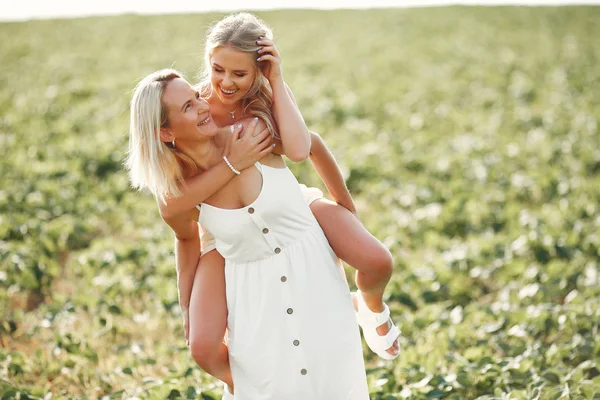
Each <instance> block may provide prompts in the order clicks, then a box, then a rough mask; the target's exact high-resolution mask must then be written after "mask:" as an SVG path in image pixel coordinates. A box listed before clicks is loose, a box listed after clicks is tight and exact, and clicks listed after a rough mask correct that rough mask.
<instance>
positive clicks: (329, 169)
mask: <svg viewBox="0 0 600 400" xmlns="http://www.w3.org/2000/svg"><path fill="white" fill-rule="evenodd" d="M311 136H312V144H313V145H312V146H311V149H310V161H311V162H312V164H313V166H314V168H315V170H316V171H317V174H318V175H319V177H320V178H321V180H322V181H323V183H324V184H325V187H326V188H327V190H328V191H329V194H331V197H332V198H333V200H334V201H335V202H336V203H338V204H340V205H342V206H343V207H345V208H347V209H348V210H350V211H351V212H355V211H356V207H355V205H354V200H353V199H352V196H351V195H350V191H348V188H347V187H346V182H345V180H344V176H343V175H342V171H341V170H340V167H339V165H338V163H337V162H336V161H335V158H334V156H333V154H332V153H331V151H330V150H329V148H328V147H327V146H326V145H325V142H323V140H322V139H321V138H320V137H319V135H317V134H316V133H314V132H313V133H311Z"/></svg>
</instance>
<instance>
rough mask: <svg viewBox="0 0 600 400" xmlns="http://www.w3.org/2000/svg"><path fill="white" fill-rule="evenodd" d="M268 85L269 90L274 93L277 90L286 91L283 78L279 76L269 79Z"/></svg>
mask: <svg viewBox="0 0 600 400" xmlns="http://www.w3.org/2000/svg"><path fill="white" fill-rule="evenodd" d="M269 84H270V85H271V89H273V91H274V92H275V91H279V90H286V89H285V83H284V81H283V76H282V75H281V74H280V75H278V76H275V77H273V78H271V79H269Z"/></svg>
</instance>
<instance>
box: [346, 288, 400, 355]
mask: <svg viewBox="0 0 600 400" xmlns="http://www.w3.org/2000/svg"><path fill="white" fill-rule="evenodd" d="M354 297H355V298H356V305H357V311H356V320H357V321H358V324H359V325H360V327H361V328H362V331H363V336H364V337H365V342H367V346H369V348H370V349H371V350H372V351H373V352H374V353H375V354H377V355H378V356H379V357H381V358H383V359H384V360H393V359H395V358H396V357H398V356H399V355H400V349H398V353H397V354H396V355H393V354H390V353H388V351H387V350H388V349H389V348H390V347H392V346H393V345H394V343H395V342H396V340H398V337H399V336H400V329H398V327H397V326H396V325H395V324H394V321H392V319H391V318H390V309H389V307H388V305H387V304H385V303H383V311H382V312H380V313H377V312H373V311H371V310H370V309H369V307H367V304H366V303H365V300H364V299H363V297H362V294H361V293H360V291H357V292H356V293H355V295H354ZM388 321H390V323H391V325H392V326H391V327H390V331H389V332H388V333H386V334H385V335H383V336H382V335H380V334H379V333H377V328H378V327H379V326H381V325H383V324H385V323H387V322H388Z"/></svg>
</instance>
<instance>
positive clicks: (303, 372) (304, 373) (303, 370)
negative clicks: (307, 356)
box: [300, 368, 308, 375]
mask: <svg viewBox="0 0 600 400" xmlns="http://www.w3.org/2000/svg"><path fill="white" fill-rule="evenodd" d="M307 372H308V371H307V370H305V369H304V368H302V369H301V370H300V373H301V374H302V375H306V373H307Z"/></svg>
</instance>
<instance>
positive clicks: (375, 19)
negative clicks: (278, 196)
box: [0, 7, 600, 400]
mask: <svg viewBox="0 0 600 400" xmlns="http://www.w3.org/2000/svg"><path fill="white" fill-rule="evenodd" d="M259 15H260V16H261V17H263V18H264V19H265V20H266V21H267V22H268V23H269V24H270V25H271V26H272V27H273V28H274V31H275V35H276V40H277V44H278V47H279V49H280V51H281V53H282V57H283V67H284V76H285V79H286V81H287V82H288V84H289V85H290V87H291V88H292V89H293V90H294V93H295V96H296V99H297V101H298V104H299V106H300V108H301V110H302V112H303V115H304V117H305V119H306V121H307V123H308V125H309V127H310V128H311V129H312V130H315V131H317V132H319V133H321V135H322V136H323V138H324V139H325V140H326V141H327V143H328V144H329V146H330V147H331V149H332V150H333V152H334V153H335V155H336V157H337V159H338V161H339V162H340V164H341V166H342V168H343V170H344V172H345V174H346V175H347V182H348V185H349V187H350V189H351V191H352V193H353V194H354V196H355V199H356V202H357V207H358V211H359V215H360V217H361V219H362V220H363V222H364V223H365V225H366V226H367V227H368V228H369V229H370V230H371V231H372V232H373V233H374V234H375V235H376V236H377V237H378V238H380V239H381V240H382V241H383V242H384V243H385V244H386V245H387V246H389V248H390V249H391V250H392V253H393V255H394V258H395V273H394V277H393V279H392V282H391V284H390V286H389V292H388V294H389V297H388V299H387V300H388V303H389V304H390V307H391V308H392V312H393V314H394V316H395V318H396V320H397V321H398V322H399V323H400V326H401V328H402V330H403V339H402V343H401V344H402V347H403V354H402V356H401V357H399V359H398V360H397V361H394V362H382V361H379V360H378V359H376V358H375V357H373V355H372V354H371V353H370V352H369V351H368V350H367V349H366V347H365V357H366V360H367V364H368V376H369V385H370V388H371V394H372V399H373V400H388V399H435V398H445V399H527V400H533V399H541V400H547V399H548V400H549V399H600V134H599V129H600V127H599V126H598V123H599V121H598V116H600V39H599V38H600V7H566V8H523V7H513V8H469V7H452V8H430V9H398V10H378V11H335V12H325V11H321V12H317V11H312V12H299V11H286V12H264V13H260V14H259ZM221 16H222V14H203V15H185V16H167V17H164V16H152V17H139V16H122V17H110V18H84V19H76V20H52V21H33V22H19V23H2V24H0V36H1V37H2V42H1V44H0V59H1V60H2V62H1V64H2V66H1V68H0V88H1V89H0V153H1V156H2V158H1V165H0V171H1V172H0V178H1V182H2V188H1V189H0V322H1V326H0V399H1V400H4V399H19V398H20V399H42V398H43V399H50V398H52V399H63V398H65V399H66V398H69V399H81V398H87V399H96V398H104V399H136V398H140V399H165V398H168V399H177V398H188V399H192V398H202V399H218V398H220V397H218V395H219V394H220V393H221V387H220V386H219V385H218V384H217V382H215V381H214V380H213V379H212V378H211V377H209V376H208V375H206V374H204V373H203V372H201V371H200V370H199V368H198V367H196V365H195V364H194V362H193V360H192V358H191V356H190V355H189V352H188V350H187V348H186V346H185V341H184V338H183V328H182V324H181V318H180V314H179V307H178V304H177V289H176V283H175V281H176V278H175V266H174V258H173V253H172V252H173V245H172V244H173V241H172V234H171V232H170V230H169V229H168V227H167V226H166V225H164V224H163V222H162V221H161V219H160V218H159V215H158V212H157V209H156V205H155V203H154V200H153V199H152V198H151V196H150V195H148V194H147V193H141V194H140V193H137V192H135V191H134V190H132V189H131V188H130V187H129V184H128V180H127V175H126V172H125V171H124V169H123V167H122V162H123V159H124V156H125V150H126V147H127V140H128V137H127V129H128V117H129V115H128V112H129V111H128V101H129V98H130V95H131V91H132V89H133V87H134V86H135V84H136V82H137V80H138V79H140V78H142V77H143V76H145V75H146V74H148V73H150V72H152V71H154V70H156V69H159V68H164V67H170V66H174V67H175V68H177V69H180V70H182V71H184V72H185V73H186V74H187V75H188V76H189V77H190V78H194V77H195V76H196V72H197V70H198V68H199V67H200V66H201V61H202V58H201V55H202V43H203V37H204V33H205V31H206V28H207V26H208V25H209V24H210V23H211V22H213V21H215V20H217V19H219V18H220V17H221ZM291 167H292V169H293V171H294V172H295V173H296V175H297V176H298V178H299V179H300V181H302V182H304V183H306V184H309V185H318V186H320V185H321V183H320V182H319V181H318V178H317V177H316V175H315V173H314V172H313V170H312V168H311V166H310V163H309V162H304V163H301V164H295V165H291ZM347 272H348V274H349V275H350V274H351V270H350V269H347ZM307 400H323V399H307ZM327 400H339V399H327Z"/></svg>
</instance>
